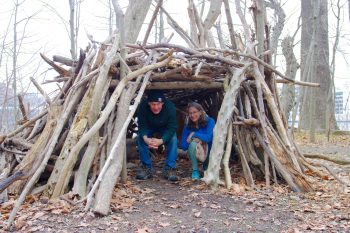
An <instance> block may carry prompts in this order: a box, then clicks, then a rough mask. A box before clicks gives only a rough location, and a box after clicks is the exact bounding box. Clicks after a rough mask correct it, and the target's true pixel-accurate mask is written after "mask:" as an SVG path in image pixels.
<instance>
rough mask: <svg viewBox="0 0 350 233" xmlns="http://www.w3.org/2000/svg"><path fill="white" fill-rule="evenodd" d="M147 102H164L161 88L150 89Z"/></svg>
mask: <svg viewBox="0 0 350 233" xmlns="http://www.w3.org/2000/svg"><path fill="white" fill-rule="evenodd" d="M147 101H148V102H164V101H165V96H164V93H163V91H161V90H152V91H150V92H149V93H148V97H147Z"/></svg>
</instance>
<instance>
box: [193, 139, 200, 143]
mask: <svg viewBox="0 0 350 233" xmlns="http://www.w3.org/2000/svg"><path fill="white" fill-rule="evenodd" d="M193 141H195V142H197V143H199V144H201V143H202V141H201V140H200V139H198V138H193Z"/></svg>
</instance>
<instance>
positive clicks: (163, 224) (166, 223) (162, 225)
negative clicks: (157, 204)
mask: <svg viewBox="0 0 350 233" xmlns="http://www.w3.org/2000/svg"><path fill="white" fill-rule="evenodd" d="M158 224H159V226H161V227H168V226H170V223H168V222H159V223H158Z"/></svg>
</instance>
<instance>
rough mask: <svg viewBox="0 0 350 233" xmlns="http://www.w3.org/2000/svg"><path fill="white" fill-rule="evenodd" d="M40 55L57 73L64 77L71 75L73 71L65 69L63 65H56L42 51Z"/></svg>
mask: <svg viewBox="0 0 350 233" xmlns="http://www.w3.org/2000/svg"><path fill="white" fill-rule="evenodd" d="M40 56H41V57H42V59H44V61H46V63H47V64H49V65H50V66H51V67H52V68H53V69H54V70H55V71H56V72H57V73H59V74H60V75H61V76H63V77H71V76H72V73H71V72H70V71H69V70H66V69H64V68H63V67H61V66H59V65H56V64H55V63H54V62H53V61H51V60H50V59H49V58H47V57H46V56H45V55H44V54H42V53H40Z"/></svg>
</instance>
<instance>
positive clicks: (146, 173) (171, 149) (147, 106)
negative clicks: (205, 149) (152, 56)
mask: <svg viewBox="0 0 350 233" xmlns="http://www.w3.org/2000/svg"><path fill="white" fill-rule="evenodd" d="M137 118H138V128H139V129H138V136H137V146H138V150H139V154H140V160H141V163H142V166H141V169H140V171H138V172H137V174H136V179H140V180H146V179H150V178H152V177H153V173H154V168H153V165H152V160H151V157H150V149H158V147H160V146H163V145H165V146H166V149H167V157H166V161H165V166H164V169H163V176H164V178H165V179H167V180H170V181H177V180H178V177H177V176H176V172H175V169H176V159H177V137H176V129H177V121H176V108H175V105H174V104H173V103H172V102H171V101H170V100H168V99H166V98H165V96H164V94H163V92H162V91H159V90H152V91H150V92H149V94H148V97H147V99H145V100H143V101H142V102H141V104H140V106H139V109H138V111H137ZM155 134H159V135H160V138H155V136H154V135H155Z"/></svg>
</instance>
